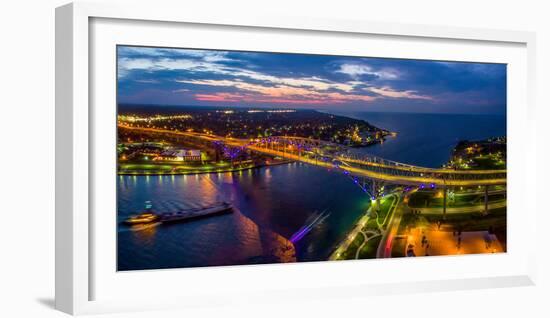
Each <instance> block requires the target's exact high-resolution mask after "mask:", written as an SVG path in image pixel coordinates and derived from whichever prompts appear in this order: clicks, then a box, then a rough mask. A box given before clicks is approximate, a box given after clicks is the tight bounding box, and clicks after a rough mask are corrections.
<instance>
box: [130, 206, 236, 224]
mask: <svg viewBox="0 0 550 318" xmlns="http://www.w3.org/2000/svg"><path fill="white" fill-rule="evenodd" d="M230 212H233V205H231V203H228V202H220V203H216V204H213V205H211V206H207V207H200V208H193V209H185V210H181V211H178V212H166V213H160V214H157V213H154V212H152V211H151V205H150V203H146V211H145V212H143V213H140V214H138V215H133V216H131V217H129V218H127V219H126V220H124V224H127V225H135V224H148V223H155V222H159V223H174V222H183V221H189V220H192V219H198V218H202V217H207V216H213V215H219V214H224V213H230Z"/></svg>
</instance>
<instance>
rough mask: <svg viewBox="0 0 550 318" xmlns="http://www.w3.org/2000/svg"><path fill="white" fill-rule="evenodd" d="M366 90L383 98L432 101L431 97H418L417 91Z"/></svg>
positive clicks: (372, 88)
mask: <svg viewBox="0 0 550 318" xmlns="http://www.w3.org/2000/svg"><path fill="white" fill-rule="evenodd" d="M366 89H367V90H369V91H371V92H373V93H376V94H378V95H381V96H384V97H391V98H410V99H425V100H433V97H431V96H427V95H419V94H418V92H417V91H413V90H406V91H397V90H394V89H392V88H390V87H388V86H384V87H380V88H376V87H369V88H366Z"/></svg>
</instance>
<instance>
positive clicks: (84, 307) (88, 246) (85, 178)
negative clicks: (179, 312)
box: [55, 2, 536, 314]
mask: <svg viewBox="0 0 550 318" xmlns="http://www.w3.org/2000/svg"><path fill="white" fill-rule="evenodd" d="M98 20H102V21H123V23H127V22H132V21H137V22H135V23H141V24H142V25H143V27H144V28H147V27H148V26H147V24H148V23H149V24H150V23H161V24H162V26H161V28H165V29H166V30H167V31H159V32H165V33H166V34H167V36H168V35H169V32H170V29H173V28H176V25H179V24H182V25H183V24H185V25H192V26H197V27H202V26H205V27H211V28H213V29H216V30H217V29H223V28H232V27H237V28H245V29H247V30H250V29H253V30H254V32H285V34H291V33H293V32H306V33H307V32H315V36H316V37H321V38H322V37H323V36H325V37H328V36H333V37H351V38H353V37H358V36H375V37H376V36H382V37H391V38H394V39H395V41H397V42H399V41H401V40H403V39H411V40H415V39H423V40H426V41H431V42H434V43H438V41H440V42H441V43H443V42H445V41H447V42H452V45H455V44H456V46H459V47H460V46H466V45H472V46H478V45H483V44H484V43H485V44H487V43H488V44H490V43H493V44H495V43H496V44H499V45H500V44H502V45H503V46H510V47H515V48H517V51H518V54H517V56H516V57H515V59H516V60H515V61H517V63H516V62H513V63H512V65H518V68H516V70H515V71H514V72H515V73H514V74H519V75H518V76H517V78H516V77H515V79H509V85H511V83H513V85H517V86H518V87H519V86H521V89H519V90H518V93H517V95H514V96H512V98H511V101H510V102H509V105H508V120H509V131H508V133H509V135H510V136H516V137H515V138H511V139H512V140H513V139H516V140H519V139H521V140H523V142H522V144H521V145H519V143H513V141H512V142H511V145H510V149H511V150H514V149H517V151H515V154H512V155H511V156H513V157H512V158H511V159H513V160H512V162H514V163H513V164H510V166H509V167H510V171H509V173H508V178H509V179H510V182H509V183H513V184H515V185H516V187H517V189H518V190H517V191H515V190H514V191H512V192H513V193H515V194H512V195H509V197H508V198H509V202H510V203H509V213H511V214H513V213H516V214H517V213H518V212H514V207H516V209H517V208H518V207H519V202H521V201H522V200H523V199H525V198H526V193H524V192H523V191H522V190H521V189H519V188H521V185H522V184H528V183H530V184H534V183H536V172H535V167H534V165H527V164H525V165H524V167H525V168H524V169H523V170H522V171H514V170H512V169H513V167H514V166H515V167H517V166H519V165H520V164H522V163H526V162H528V160H529V159H528V158H530V157H531V158H532V157H534V154H535V152H536V149H535V141H536V134H535V118H534V114H535V105H534V95H535V94H534V86H535V75H534V73H535V56H534V52H535V48H534V46H535V34H534V33H531V32H522V31H501V30H484V29H468V28H455V27H434V26H427V25H406V24H399V23H379V22H367V21H347V20H344V21H343V20H328V19H320V20H318V19H297V18H289V17H285V16H276V15H273V16H250V15H247V14H245V13H243V14H240V15H232V16H223V15H213V14H212V13H211V12H201V11H193V10H189V5H188V4H183V3H182V4H181V5H174V6H170V7H159V8H154V10H152V9H151V8H150V7H148V6H144V5H133V6H122V5H117V3H116V2H111V3H109V4H97V3H94V4H91V3H85V2H78V3H72V4H68V5H66V6H63V7H59V8H57V10H56V189H55V190H56V223H55V224H56V232H55V235H56V273H55V274H56V278H55V283H56V308H57V309H59V310H61V311H64V312H67V313H70V314H86V313H103V312H113V311H128V310H144V309H155V308H164V307H175V306H177V307H182V306H183V307H185V306H201V305H204V306H207V305H209V304H212V303H216V304H230V303H235V302H239V301H241V302H242V301H243V300H242V297H241V298H239V296H242V295H246V296H247V297H246V301H248V302H250V301H258V302H261V301H263V300H264V299H266V298H267V297H268V295H269V299H270V301H286V300H289V299H291V298H293V299H295V298H303V299H306V298H316V299H321V298H324V297H326V298H338V297H347V296H351V295H357V294H362V295H365V296H367V295H373V294H388V293H395V292H414V291H446V290H458V289H476V288H491V287H506V286H525V285H530V284H534V282H535V278H536V275H535V274H536V273H535V271H534V268H535V265H536V255H535V250H534V246H532V245H526V246H521V249H520V248H518V249H516V250H515V251H512V252H508V253H506V254H505V255H502V256H497V257H496V258H487V257H483V256H470V257H465V258H464V259H462V258H460V259H459V258H452V257H438V258H436V259H435V260H432V259H431V258H430V260H427V258H424V259H418V260H415V262H417V263H415V264H416V265H413V264H412V263H410V262H407V263H406V264H405V263H403V262H395V261H394V262H392V261H389V262H385V263H380V262H377V261H376V260H372V261H368V260H366V261H356V262H320V263H315V264H297V265H290V266H287V265H261V266H245V267H242V266H233V267H218V268H207V269H203V270H201V271H195V272H193V274H192V275H194V276H196V277H204V276H201V275H210V276H213V277H215V278H216V279H220V280H224V279H227V284H230V283H231V282H235V281H239V280H241V281H243V279H245V280H246V279H247V278H248V280H251V281H254V280H256V281H257V280H262V277H263V276H265V272H266V270H269V272H270V275H273V276H274V277H277V275H297V277H298V275H302V276H304V279H305V281H306V282H307V275H304V271H303V269H307V271H309V272H317V273H321V272H323V273H326V272H327V271H328V272H331V273H341V272H349V273H357V271H361V270H365V269H367V267H368V269H369V270H373V269H375V268H380V267H381V266H383V267H385V268H388V269H391V270H393V271H406V270H407V269H408V268H411V269H410V270H411V272H415V271H416V270H415V269H413V268H412V267H414V266H416V267H424V268H429V269H430V270H429V271H432V275H433V278H431V279H430V278H429V277H430V276H427V275H428V274H426V273H425V274H421V273H420V271H421V269H420V268H419V269H418V271H419V272H418V273H419V274H418V276H417V277H418V279H411V280H401V279H399V278H396V279H392V278H390V277H387V275H386V276H385V275H381V276H380V277H379V279H378V280H374V279H372V278H371V280H370V281H368V280H362V281H358V282H357V283H350V281H347V280H346V279H345V278H342V279H331V278H330V277H328V276H327V278H326V279H324V280H322V281H321V282H317V283H316V284H311V285H307V286H305V288H307V289H308V293H301V292H300V290H299V289H298V288H297V287H296V286H289V287H284V286H282V285H281V286H277V285H276V284H275V283H274V282H271V283H268V284H267V286H264V287H263V288H262V294H261V295H260V294H259V293H257V291H258V289H257V288H256V287H255V286H254V285H253V284H252V283H251V284H247V283H244V282H243V284H242V286H240V287H239V288H236V287H235V288H234V287H231V286H230V287H228V288H223V289H220V290H218V291H212V292H204V293H199V294H197V295H189V294H185V293H184V292H182V293H181V294H178V293H175V294H173V297H165V296H162V295H157V296H149V297H148V300H147V301H135V300H132V299H125V298H122V297H121V298H120V299H119V298H117V297H114V296H112V295H111V296H109V297H102V295H100V293H101V292H102V290H103V293H105V290H106V289H112V290H113V291H116V292H117V293H120V291H121V290H124V288H127V289H128V290H130V289H131V288H132V286H131V284H130V281H131V280H132V276H131V275H134V274H129V275H126V274H125V273H122V275H126V276H125V277H123V278H122V279H121V280H120V281H119V282H117V284H119V285H117V286H118V287H117V286H115V285H109V283H107V285H105V284H103V286H107V287H108V288H102V289H98V288H96V287H94V286H95V283H94V282H95V280H98V279H103V280H109V279H111V278H112V277H113V276H109V275H111V274H112V275H120V274H121V273H118V274H117V273H116V269H115V268H113V269H112V273H110V274H109V275H103V272H102V271H101V269H98V268H96V267H98V266H97V263H96V261H97V257H98V254H97V253H94V250H95V249H96V248H97V246H96V245H97V244H103V243H101V241H99V240H96V239H92V238H91V237H92V234H93V225H94V222H95V219H94V218H93V217H92V215H91V212H90V211H91V210H92V209H93V207H94V206H95V205H96V204H97V202H94V200H93V196H92V195H91V194H92V193H93V192H94V191H95V190H94V189H95V188H94V187H95V186H97V185H93V184H92V180H93V179H95V180H103V179H101V178H99V179H97V178H96V177H95V176H94V175H92V174H94V173H96V172H97V171H95V170H94V166H95V165H96V163H95V161H96V159H97V158H95V157H94V151H92V150H91V148H92V147H93V145H94V142H97V140H102V138H105V136H104V135H101V134H98V132H97V130H96V129H94V127H95V126H94V125H95V124H96V123H95V122H94V121H93V120H92V117H94V116H96V115H97V114H95V112H94V109H93V108H92V107H91V105H93V104H94V103H95V102H96V100H97V99H100V98H101V97H100V96H94V95H93V94H92V93H91V91H92V90H93V89H95V88H93V87H92V86H94V85H95V84H94V83H95V82H94V79H92V75H93V74H95V73H96V72H95V70H94V69H93V67H96V66H97V64H93V63H92V60H93V58H95V57H94V56H92V55H93V54H95V53H94V48H93V47H91V43H94V45H95V43H99V42H94V41H96V40H98V39H97V38H94V37H101V36H102V35H104V34H105V32H104V33H101V30H99V31H98V32H96V29H94V26H93V23H95V22H97V21H98ZM115 27H116V26H115ZM125 27H127V26H125ZM105 30H108V29H105ZM105 30H104V31H105ZM213 32H216V31H215V30H214V31H213ZM158 38H159V39H157V41H158V42H154V43H167V42H166V41H169V40H166V41H165V40H163V36H159V37H158ZM99 40H100V41H101V39H99ZM107 41H114V42H117V41H119V39H117V38H112V39H111V40H107ZM144 41H145V35H144ZM163 41H164V42H163ZM114 42H105V44H106V45H112V43H114ZM145 42H147V41H145ZM147 43H152V42H147ZM468 43H470V44H468ZM125 44H140V43H125ZM173 45H174V46H177V43H174V44H173ZM213 46H214V47H215V45H213ZM219 48H220V49H228V47H219ZM283 50H284V49H283ZM313 50H315V49H313ZM520 51H521V52H520ZM114 52H115V51H114V50H113V51H112V52H110V53H109V54H114ZM480 52H481V53H479V54H483V52H482V51H480ZM357 54H360V52H358V53H357ZM419 54H420V53H419ZM495 54H497V55H498V53H495ZM419 56H420V57H422V56H423V55H422V54H420V55H419ZM449 56H451V55H449ZM478 56H479V55H478ZM424 58H428V57H427V56H424ZM463 58H465V59H476V57H475V56H472V57H468V56H464V57H463ZM480 59H481V61H484V59H483V57H481V58H480ZM497 60H498V59H497ZM94 61H97V60H94ZM506 61H507V60H506V58H503V60H501V62H506ZM94 63H95V62H94ZM101 63H102V62H99V64H101ZM514 63H516V64H514ZM92 64H93V65H92ZM102 65H103V64H102ZM114 71H115V70H108V71H107V72H106V73H109V72H110V73H113V74H114ZM99 76H103V75H99ZM105 76H109V75H108V74H107V75H105ZM113 76H114V75H113ZM99 116H102V115H101V114H100V115H99ZM102 118H103V119H104V118H105V117H102ZM113 121H114V119H113ZM113 131H114V127H113ZM95 167H97V166H95ZM516 170H517V169H516ZM108 173H109V172H108ZM113 180H114V179H113ZM518 211H519V210H518ZM113 213H114V211H113ZM521 213H522V218H524V219H525V220H523V221H522V222H525V223H522V226H521V229H517V231H516V230H515V228H514V229H513V230H514V231H515V235H516V237H520V236H522V235H523V234H526V235H528V234H529V233H531V234H532V233H534V231H535V219H536V201H535V200H528V202H525V203H524V204H523V205H522V212H521ZM512 219H513V218H512ZM511 234H514V233H511ZM98 242H99V243H98ZM518 242H521V241H519V239H518ZM518 245H521V244H518ZM516 251H517V252H516ZM384 261H385V260H384ZM335 263H338V264H335ZM499 263H503V264H504V263H507V264H508V265H506V266H504V267H505V268H500V269H499V270H495V272H494V275H491V274H490V272H489V271H487V270H479V271H477V272H476V271H475V270H473V269H472V270H470V271H468V272H467V273H462V274H461V273H455V274H453V275H451V274H449V272H445V271H444V270H441V272H440V273H437V272H433V269H434V268H438V267H440V268H441V266H442V265H443V266H449V267H452V266H456V267H457V268H458V266H461V265H462V266H464V268H473V267H476V265H481V264H485V265H484V266H486V264H499ZM368 264H373V265H368ZM305 266H307V267H305ZM182 273H183V272H181V271H178V270H169V271H162V272H160V273H151V272H149V273H135V275H142V276H141V278H144V276H143V275H148V277H154V280H155V281H158V282H160V283H159V284H162V282H163V281H167V280H171V279H172V278H173V277H175V276H177V275H183V274H182ZM189 273H190V272H189V271H187V277H186V279H188V282H189V284H188V288H190V289H191V288H192V287H193V284H198V283H197V282H196V281H191V280H189ZM230 275H231V277H232V278H230V277H228V276H230ZM423 275H424V276H423ZM325 276H326V275H325ZM110 277H111V278H110ZM136 277H138V276H136ZM232 279H233V280H232ZM144 281H146V283H145V284H148V283H147V282H149V280H144ZM151 284H153V283H151ZM117 288H121V289H117ZM134 288H135V286H134ZM151 288H153V287H151ZM171 292H172V290H171ZM113 293H115V292H113ZM214 297H215V298H214ZM264 297H265V298H264ZM212 299H215V301H212Z"/></svg>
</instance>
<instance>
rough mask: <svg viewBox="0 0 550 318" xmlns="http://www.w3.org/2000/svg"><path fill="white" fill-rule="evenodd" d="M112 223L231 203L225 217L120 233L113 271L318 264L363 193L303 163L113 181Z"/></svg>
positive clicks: (362, 204) (363, 201)
mask: <svg viewBox="0 0 550 318" xmlns="http://www.w3.org/2000/svg"><path fill="white" fill-rule="evenodd" d="M117 180H118V191H119V193H118V207H119V209H118V221H119V222H120V221H123V220H124V219H125V218H127V217H128V216H130V215H132V214H135V213H136V212H137V211H141V210H142V208H143V204H144V202H145V201H147V200H151V201H152V203H153V209H154V210H155V211H157V212H170V211H177V210H180V209H185V208H192V207H198V206H206V205H210V204H213V203H215V202H220V201H228V202H232V203H233V205H234V206H235V207H236V209H235V212H234V213H231V214H226V215H221V216H214V217H210V218H205V219H200V220H196V221H192V222H187V223H181V224H171V225H166V224H161V225H158V226H155V227H151V228H146V229H143V230H131V231H129V230H128V227H126V226H120V228H119V232H118V248H119V251H118V253H119V255H118V256H119V257H118V260H119V270H129V269H150V268H172V267H190V266H210V265H236V264H253V263H266V262H268V263H271V262H289V261H295V260H296V258H297V259H298V260H300V261H311V260H324V259H326V257H327V256H328V255H329V253H330V251H331V250H332V248H333V247H334V246H335V244H336V243H337V242H339V240H340V239H341V238H342V237H343V236H344V235H345V232H346V231H347V230H348V229H349V228H350V227H351V226H352V224H353V222H354V220H355V219H356V218H357V217H358V216H359V214H360V213H361V212H362V211H364V210H365V209H366V207H367V203H368V198H366V197H365V195H364V194H363V193H362V191H361V190H360V189H359V188H357V187H356V186H354V185H353V184H352V183H351V182H349V181H348V180H347V179H346V178H345V177H344V176H343V175H339V174H338V173H337V172H333V171H327V170H325V169H322V168H318V167H312V166H308V165H305V164H298V163H293V164H286V165H280V166H272V167H268V168H260V169H254V170H248V171H245V172H243V173H220V174H217V173H216V174H202V175H193V176H191V175H188V176H185V175H183V176H170V177H167V176H164V177H161V176H127V177H126V176H125V177H122V178H118V179H117ZM326 209H328V210H330V211H331V212H332V214H331V217H330V218H328V219H327V220H326V221H325V222H324V223H322V224H320V225H319V226H318V227H316V228H315V229H314V230H312V231H311V232H310V233H309V234H308V235H307V236H306V237H304V238H303V239H302V240H301V241H299V242H298V243H297V244H296V246H295V248H294V247H293V246H292V243H290V242H289V241H288V238H289V237H291V236H292V234H293V233H295V232H296V231H297V230H299V229H300V227H302V226H303V225H304V223H305V222H306V221H307V219H308V218H309V217H310V216H311V215H312V214H313V213H315V212H319V211H323V210H326Z"/></svg>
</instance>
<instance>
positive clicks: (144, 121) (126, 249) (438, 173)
mask: <svg viewBox="0 0 550 318" xmlns="http://www.w3.org/2000/svg"><path fill="white" fill-rule="evenodd" d="M116 71H117V149H116V155H117V177H116V183H117V212H116V218H117V266H118V270H119V271H127V270H144V269H165V268H187V267H204V266H226V265H250V264H272V263H292V262H310V261H345V260H357V259H365V261H368V259H373V258H396V257H402V258H409V260H406V261H414V258H415V257H431V256H442V255H447V256H450V255H465V254H485V253H505V252H506V237H507V227H506V158H507V157H506V75H507V70H506V65H505V64H495V63H474V62H453V61H432V60H414V59H395V58H384V57H355V56H335V55H317V54H296V53H276V52H246V51H224V50H203V49H193V48H189V49H188V48H162V47H142V46H129V45H119V46H117V70H116ZM457 257H460V256H457ZM404 261H405V260H404Z"/></svg>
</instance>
